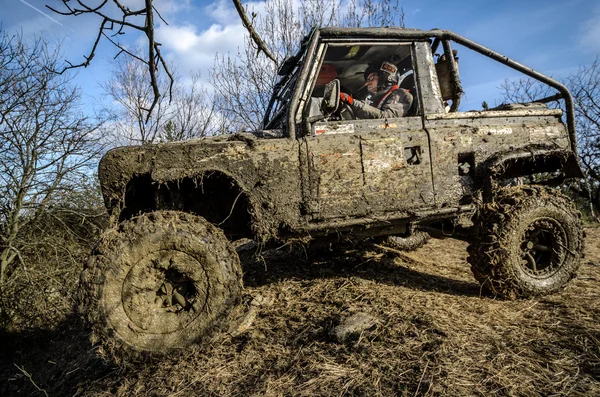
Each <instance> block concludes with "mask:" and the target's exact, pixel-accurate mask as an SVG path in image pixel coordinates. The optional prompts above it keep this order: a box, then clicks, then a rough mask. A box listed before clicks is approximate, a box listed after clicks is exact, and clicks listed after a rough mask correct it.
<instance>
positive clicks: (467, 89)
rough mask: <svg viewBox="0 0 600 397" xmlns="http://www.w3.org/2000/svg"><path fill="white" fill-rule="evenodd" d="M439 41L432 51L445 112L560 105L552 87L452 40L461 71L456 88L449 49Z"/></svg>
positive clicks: (457, 64) (554, 106) (458, 71)
mask: <svg viewBox="0 0 600 397" xmlns="http://www.w3.org/2000/svg"><path fill="white" fill-rule="evenodd" d="M436 41H437V40H436ZM438 44H439V43H436V42H434V43H433V45H432V52H433V55H434V58H435V59H436V62H435V69H436V72H437V77H438V80H439V85H440V91H441V94H442V100H443V102H444V108H445V110H446V112H454V111H459V112H470V111H498V110H513V109H520V108H524V107H527V108H532V107H538V108H543V109H547V108H556V107H558V104H557V103H556V102H552V101H554V100H556V99H558V98H557V95H556V93H557V92H556V90H554V89H553V88H552V87H550V86H548V85H547V84H544V83H542V82H540V81H536V80H534V79H531V78H529V77H527V76H526V75H524V74H523V73H521V72H519V71H517V70H515V69H513V68H511V67H509V66H507V65H505V64H503V63H501V62H499V61H497V60H494V59H492V58H489V57H487V56H484V55H482V54H480V53H477V52H476V51H474V50H471V49H470V48H467V47H465V46H462V45H460V44H456V43H452V49H451V51H452V55H453V56H452V58H453V59H454V65H455V68H456V72H457V75H459V77H458V81H457V82H458V91H457V87H455V86H454V83H453V77H452V73H451V65H450V62H449V57H448V56H447V52H446V51H445V50H444V47H443V46H442V45H438ZM459 53H460V58H461V61H460V66H459V56H458V54H459Z"/></svg>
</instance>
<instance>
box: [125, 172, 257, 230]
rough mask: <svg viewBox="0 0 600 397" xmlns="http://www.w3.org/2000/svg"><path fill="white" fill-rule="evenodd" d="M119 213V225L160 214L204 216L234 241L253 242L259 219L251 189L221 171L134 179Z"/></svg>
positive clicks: (126, 189) (137, 177) (129, 182)
mask: <svg viewBox="0 0 600 397" xmlns="http://www.w3.org/2000/svg"><path fill="white" fill-rule="evenodd" d="M119 209H120V210H119V211H118V221H119V222H122V221H124V220H127V219H130V218H132V217H133V216H136V215H139V214H141V213H147V212H153V211H158V210H176V211H182V212H186V213H191V214H194V215H198V216H202V217H203V218H205V219H206V220H207V221H209V222H210V223H212V224H213V225H215V226H218V227H219V228H221V229H222V230H223V231H224V233H225V235H226V236H227V237H228V238H229V239H230V240H234V239H238V238H244V237H246V238H253V236H254V234H255V230H254V224H255V220H256V219H257V216H256V206H255V205H254V202H253V199H252V194H251V193H250V190H249V189H248V187H247V186H245V185H244V184H242V183H241V182H240V181H239V180H238V179H236V178H235V177H234V176H233V175H231V174H230V173H229V172H227V171H224V170H218V169H211V170H204V171H203V172H202V173H200V174H197V175H195V176H185V177H181V178H177V179H171V180H167V181H156V180H154V179H153V178H152V175H151V174H150V173H144V174H137V175H134V176H133V177H132V178H131V179H130V180H129V181H128V182H127V184H126V186H125V191H124V192H123V196H122V203H121V205H120V206H119Z"/></svg>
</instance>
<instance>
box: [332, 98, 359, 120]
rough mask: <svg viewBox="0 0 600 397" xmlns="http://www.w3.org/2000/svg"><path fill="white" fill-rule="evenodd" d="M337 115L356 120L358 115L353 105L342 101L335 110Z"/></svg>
mask: <svg viewBox="0 0 600 397" xmlns="http://www.w3.org/2000/svg"><path fill="white" fill-rule="evenodd" d="M335 115H336V116H338V117H339V119H340V120H356V115H355V114H354V110H353V109H352V106H350V105H349V104H347V103H346V102H340V106H339V107H338V109H337V110H336V111H335Z"/></svg>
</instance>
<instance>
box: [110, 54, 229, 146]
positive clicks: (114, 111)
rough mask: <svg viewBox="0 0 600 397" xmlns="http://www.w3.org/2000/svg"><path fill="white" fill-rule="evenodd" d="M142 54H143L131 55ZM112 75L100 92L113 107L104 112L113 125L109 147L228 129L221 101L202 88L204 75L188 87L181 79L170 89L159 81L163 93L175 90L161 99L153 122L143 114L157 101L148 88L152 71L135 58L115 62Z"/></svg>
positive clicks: (160, 77) (166, 82) (195, 76)
mask: <svg viewBox="0 0 600 397" xmlns="http://www.w3.org/2000/svg"><path fill="white" fill-rule="evenodd" d="M128 52H130V53H132V54H141V53H142V52H143V50H142V49H141V48H136V49H130V50H128ZM113 66H114V67H113V69H112V74H111V76H110V78H109V79H108V80H106V81H105V82H103V83H101V86H102V88H103V90H104V92H105V94H106V95H107V96H108V99H109V101H110V104H109V105H108V106H107V107H106V109H105V110H107V111H108V113H109V114H110V115H111V119H112V123H111V124H110V126H108V128H107V134H106V135H107V138H108V140H109V141H110V143H111V144H113V145H114V144H116V145H134V144H149V143H155V142H160V141H174V140H183V139H190V138H198V137H203V136H209V135H215V134H217V133H220V132H222V131H223V130H225V129H226V120H225V119H223V118H221V117H219V115H218V113H217V106H218V101H217V100H216V99H215V98H214V95H213V94H210V93H209V92H208V90H207V89H206V88H205V87H203V86H202V81H201V79H200V77H201V76H200V74H199V73H195V74H193V75H192V76H191V78H190V80H189V81H187V82H185V84H184V82H183V81H182V80H181V79H180V78H179V77H178V76H177V74H176V73H173V76H175V77H177V79H176V82H175V84H174V85H173V86H172V88H169V87H170V85H171V82H170V80H169V79H168V78H167V77H166V76H165V75H160V74H159V75H158V76H157V80H156V81H157V84H158V87H159V89H161V90H167V89H171V92H172V93H171V98H170V99H166V98H165V97H159V98H158V100H157V102H156V105H155V107H154V111H153V114H152V117H151V118H147V117H146V116H147V113H146V111H145V109H146V108H147V105H148V103H150V102H151V101H153V100H154V93H153V90H152V88H151V87H150V86H149V85H148V81H149V76H148V74H149V71H148V69H146V68H144V67H143V65H142V64H141V63H139V62H138V61H137V58H135V57H133V58H132V57H129V56H121V57H118V58H115V59H114V61H113Z"/></svg>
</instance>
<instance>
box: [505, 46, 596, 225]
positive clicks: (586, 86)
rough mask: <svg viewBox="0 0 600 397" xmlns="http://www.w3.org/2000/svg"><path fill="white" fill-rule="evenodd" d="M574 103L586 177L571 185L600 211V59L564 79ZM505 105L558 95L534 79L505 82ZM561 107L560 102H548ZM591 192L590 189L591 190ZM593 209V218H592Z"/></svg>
mask: <svg viewBox="0 0 600 397" xmlns="http://www.w3.org/2000/svg"><path fill="white" fill-rule="evenodd" d="M564 83H565V84H566V85H567V86H568V87H569V89H570V91H571V94H572V95H573V100H574V104H575V116H576V121H577V139H578V144H579V145H578V146H579V159H580V161H581V164H582V166H583V171H584V173H585V175H586V181H587V183H586V184H582V185H581V186H572V188H574V189H576V190H577V192H578V194H579V195H581V196H582V197H584V198H588V199H590V201H591V203H590V204H591V205H593V206H594V207H595V209H596V212H600V57H597V58H596V60H595V61H594V62H593V63H592V64H591V65H589V66H581V67H580V68H579V70H578V72H577V73H573V74H571V75H570V76H568V77H567V78H566V79H564ZM501 89H502V91H503V97H504V100H505V101H506V102H510V103H520V102H531V101H534V100H538V99H541V98H546V97H549V96H551V95H552V94H555V92H554V91H553V90H552V89H551V88H550V87H548V86H545V85H542V84H540V83H539V82H536V81H534V80H531V79H520V80H516V81H508V80H507V81H505V82H504V83H503V85H502V86H501ZM549 106H550V107H555V108H556V107H559V106H560V103H559V102H558V101H556V102H551V103H549ZM588 189H589V190H588ZM593 213H594V211H593V208H592V216H593Z"/></svg>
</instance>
